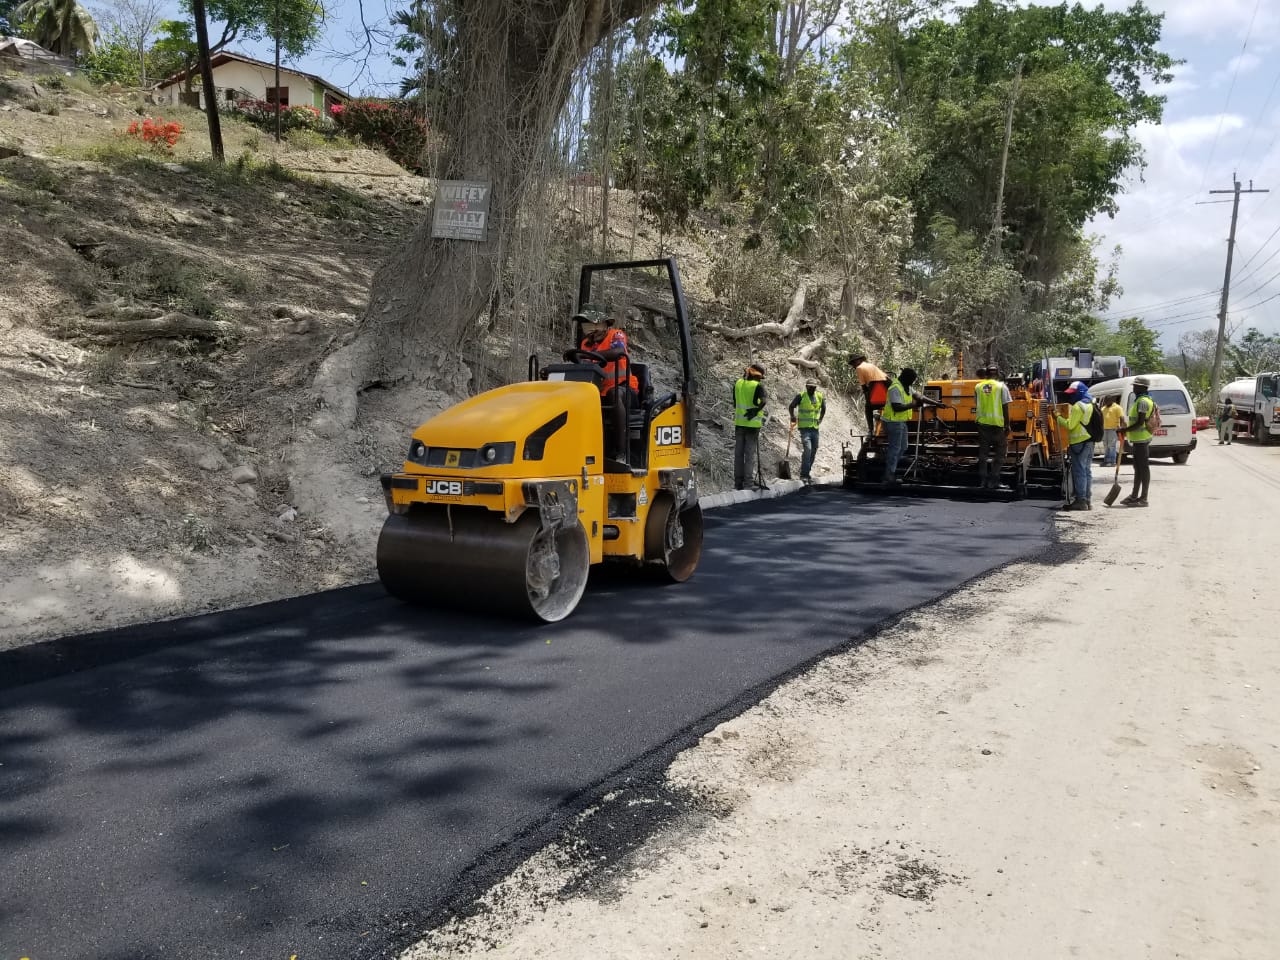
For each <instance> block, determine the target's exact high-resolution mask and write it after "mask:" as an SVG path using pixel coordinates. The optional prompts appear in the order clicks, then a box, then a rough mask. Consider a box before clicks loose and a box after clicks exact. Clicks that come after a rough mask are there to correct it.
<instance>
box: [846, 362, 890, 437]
mask: <svg viewBox="0 0 1280 960" xmlns="http://www.w3.org/2000/svg"><path fill="white" fill-rule="evenodd" d="M849 366H850V367H852V368H853V372H854V374H855V375H856V376H857V378H858V383H859V384H860V385H861V386H862V396H863V399H864V401H865V402H866V411H867V436H868V437H869V436H871V435H872V434H874V433H875V432H876V421H875V413H876V411H877V410H879V409H881V408H882V407H883V406H884V402H885V393H886V391H887V390H888V389H889V375H888V374H887V373H885V372H884V371H883V370H881V369H880V368H879V367H877V366H876V365H875V364H874V363H872V362H871V361H870V360H868V359H867V357H866V355H865V354H862V353H854V354H850V356H849Z"/></svg>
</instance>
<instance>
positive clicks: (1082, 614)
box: [406, 445, 1280, 960]
mask: <svg viewBox="0 0 1280 960" xmlns="http://www.w3.org/2000/svg"><path fill="white" fill-rule="evenodd" d="M1125 473H1126V474H1127V473H1128V470H1127V468H1126V470H1125ZM1109 483H1110V472H1109V471H1108V472H1107V475H1106V476H1105V478H1104V475H1103V471H1101V469H1099V470H1098V473H1097V477H1096V479H1095V484H1101V488H1100V491H1099V492H1098V494H1097V496H1096V497H1095V502H1099V503H1100V502H1101V498H1102V495H1103V494H1104V493H1105V491H1106V489H1107V486H1108V485H1109ZM1151 499H1152V506H1151V507H1150V508H1149V509H1147V510H1136V509H1128V510H1125V509H1121V508H1115V509H1111V510H1096V511H1095V512H1093V513H1090V514H1076V515H1071V514H1063V515H1061V516H1060V517H1059V519H1058V521H1057V522H1058V524H1059V528H1060V540H1061V542H1060V544H1059V545H1058V546H1057V547H1056V548H1055V549H1053V550H1052V551H1050V555H1049V556H1047V557H1044V558H1041V559H1040V560H1039V561H1034V562H1027V563H1019V564H1016V565H1014V566H1012V567H1008V568H1005V569H1003V570H1001V571H999V572H997V573H994V574H991V575H988V576H986V577H984V578H982V579H980V580H979V581H977V582H975V583H973V584H971V585H970V586H968V587H966V588H965V589H963V590H961V591H960V592H958V593H956V594H953V595H952V596H951V597H949V598H948V599H946V600H943V601H941V602H939V603H936V604H934V605H932V606H929V607H927V608H925V609H922V610H920V611H918V612H916V613H914V614H911V615H909V616H908V617H907V618H906V619H904V620H902V621H901V622H899V623H898V624H896V625H895V626H893V627H891V628H890V629H888V630H886V631H884V632H883V633H881V634H880V635H879V636H878V637H876V638H875V639H874V640H873V641H872V642H870V643H868V644H866V645H864V646H862V647H860V648H858V649H855V650H853V651H852V652H850V653H847V654H842V655H840V656H837V657H834V658H831V659H829V660H827V661H825V662H823V663H822V664H820V665H819V666H818V667H817V668H815V669H814V670H813V671H811V672H810V673H809V674H807V675H805V676H803V677H801V678H799V679H797V680H795V681H793V682H790V683H788V684H786V685H785V686H783V687H780V688H779V689H778V690H777V691H775V692H774V693H773V694H772V695H771V696H770V697H768V699H767V700H766V701H764V702H763V703H762V704H761V705H760V706H758V707H757V708H755V709H752V710H750V711H749V712H747V713H746V714H744V715H742V716H740V717H738V718H736V719H734V720H733V721H731V722H729V723H726V724H724V725H723V726H721V727H719V728H718V729H716V730H715V731H713V732H712V733H710V734H708V735H707V736H706V737H705V738H703V741H702V742H701V743H700V744H699V745H698V746H697V747H695V748H693V749H691V750H688V751H686V752H685V753H684V754H682V755H681V756H680V757H679V759H678V760H677V761H676V763H675V764H674V765H673V767H672V769H671V770H670V773H669V778H670V780H671V781H672V783H673V786H675V787H676V788H689V789H693V790H696V791H699V792H701V793H702V794H704V795H705V796H707V798H708V801H709V803H708V806H709V808H711V809H713V810H718V811H719V812H718V813H715V814H710V815H708V816H707V817H706V818H705V819H703V820H701V821H698V822H685V823H683V824H681V825H679V826H677V827H673V828H671V829H670V830H668V831H667V832H665V833H663V834H661V835H659V836H656V837H654V838H652V839H651V840H650V841H649V842H647V843H646V844H645V845H644V846H642V847H641V848H640V849H639V850H638V851H637V852H636V853H634V854H633V855H631V856H630V857H629V858H628V859H627V860H625V861H624V862H623V863H622V864H621V866H620V868H617V869H614V870H613V871H612V872H611V873H609V874H608V876H607V877H605V878H602V877H599V876H597V877H596V878H595V879H594V880H593V881H589V882H588V883H587V884H586V885H585V887H584V886H582V885H581V883H580V882H578V881H579V880H580V878H577V877H575V876H573V875H572V874H571V873H567V872H566V867H565V866H564V864H566V863H574V862H576V861H575V860H574V858H573V856H572V851H571V850H564V849H560V850H555V849H553V850H548V851H546V852H545V853H544V854H542V855H540V856H539V857H538V858H536V859H535V860H534V861H532V862H530V863H529V864H528V865H527V866H526V867H525V868H522V870H521V871H519V872H518V873H517V874H516V875H514V876H513V877H512V878H511V879H509V880H508V881H506V882H505V883H504V884H503V886H502V887H500V888H497V889H495V890H494V891H491V895H490V897H489V903H490V905H491V909H490V910H488V911H486V912H482V913H481V914H480V915H479V916H477V917H474V918H472V919H470V920H466V921H458V922H456V923H454V924H451V925H449V926H447V927H445V928H444V929H442V930H439V931H437V932H436V933H435V934H433V935H432V936H431V937H430V938H429V939H428V940H426V941H424V942H423V943H421V944H420V945H419V946H417V947H416V948H414V949H412V950H410V951H409V952H408V953H407V954H406V958H411V960H425V958H429V957H451V958H456V957H467V956H473V955H481V954H484V955H487V956H494V955H496V956H510V957H521V958H529V957H555V958H556V960H599V958H605V957H607V958H636V960H639V958H654V957H692V958H737V957H770V958H800V957H806V958H810V957H824V958H825V957H841V958H846V957H850V958H852V957H858V958H862V957H868V958H871V957H875V958H881V957H883V958H921V957H947V958H951V960H955V958H984V960H986V958H1015V957H1016V958H1028V957H1037V958H1041V957H1097V958H1125V960H1136V958H1151V960H1157V958H1159V960H1167V958H1172V957H1189V958H1195V960H1213V958H1227V957H1231V958H1257V960H1264V958H1265V960H1272V958H1275V957H1276V956H1280V946H1278V945H1280V642H1278V641H1277V633H1276V623H1277V598H1278V597H1280V589H1278V588H1277V585H1276V584H1275V583H1274V582H1273V573H1272V570H1273V566H1274V561H1275V559H1276V558H1277V557H1280V450H1276V449H1274V448H1259V447H1255V446H1247V445H1235V446H1232V447H1218V446H1216V445H1210V446H1207V447H1202V448H1201V449H1200V450H1199V451H1197V452H1196V453H1195V454H1194V455H1193V456H1192V458H1191V462H1190V464H1189V465H1188V466H1186V467H1174V466H1171V465H1167V464H1165V463H1164V462H1161V463H1157V464H1156V465H1154V466H1153V480H1152V491H1151ZM993 509H997V508H994V507H993ZM939 535H940V536H945V531H940V532H939ZM882 559H883V560H885V561H888V560H889V558H882ZM902 559H903V561H904V564H903V567H904V569H903V575H904V576H909V575H910V573H909V563H907V562H906V561H907V558H902ZM850 576H851V577H854V576H856V574H855V573H854V572H853V571H851V572H850ZM570 885H572V888H573V889H574V890H576V891H577V892H575V893H572V894H567V893H564V892H563V891H565V890H568V889H569V888H570ZM584 891H585V892H584Z"/></svg>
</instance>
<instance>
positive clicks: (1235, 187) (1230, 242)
mask: <svg viewBox="0 0 1280 960" xmlns="http://www.w3.org/2000/svg"><path fill="white" fill-rule="evenodd" d="M1231 182H1232V189H1230V190H1210V191H1209V192H1210V193H1230V194H1232V195H1233V196H1232V203H1231V233H1230V235H1228V237H1227V272H1226V274H1225V275H1224V276H1223V278H1222V302H1221V304H1219V306H1218V345H1217V346H1216V347H1215V348H1214V350H1213V377H1212V378H1211V380H1210V387H1209V401H1210V402H1211V403H1213V404H1217V402H1218V381H1219V379H1220V377H1221V376H1222V344H1223V341H1224V340H1225V339H1226V336H1227V302H1228V300H1229V299H1230V297H1231V257H1232V255H1233V254H1234V253H1235V250H1236V219H1237V218H1238V217H1239V216H1240V194H1242V193H1270V192H1271V191H1270V190H1255V189H1253V181H1252V180H1250V181H1249V189H1248V190H1241V189H1240V181H1239V180H1237V179H1236V175H1235V173H1232V174H1231Z"/></svg>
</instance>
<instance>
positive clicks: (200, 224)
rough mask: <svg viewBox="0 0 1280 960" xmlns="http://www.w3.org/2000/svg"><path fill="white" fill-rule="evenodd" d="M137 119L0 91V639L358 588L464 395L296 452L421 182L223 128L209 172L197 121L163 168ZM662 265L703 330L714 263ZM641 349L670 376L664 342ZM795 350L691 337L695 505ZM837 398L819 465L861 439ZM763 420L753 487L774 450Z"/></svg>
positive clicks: (696, 256)
mask: <svg viewBox="0 0 1280 960" xmlns="http://www.w3.org/2000/svg"><path fill="white" fill-rule="evenodd" d="M139 109H143V110H145V109H146V108H144V107H141V106H140V105H139V104H138V102H137V100H136V96H134V97H131V96H130V95H128V94H121V95H105V94H101V93H90V92H77V91H73V90H67V89H64V90H61V91H51V90H49V89H47V88H45V87H41V86H40V85H39V84H37V85H35V86H34V87H33V86H31V85H30V81H26V80H15V79H13V78H10V79H9V80H7V81H5V83H4V85H3V86H0V245H3V248H4V249H5V250H6V252H7V253H8V255H9V256H8V258H7V259H8V260H9V263H10V264H11V266H12V269H7V270H6V275H5V278H4V284H3V286H0V371H2V373H3V375H2V376H0V410H2V411H3V415H2V416H0V450H3V451H4V455H3V456H2V457H0V515H3V516H5V517H6V519H7V521H8V522H6V523H5V524H4V525H3V527H0V611H3V612H0V647H3V646H6V645H14V644H19V643H24V642H29V641H31V640H33V639H38V638H41V637H46V636H52V635H58V634H65V633H72V632H79V631H86V630H94V629H100V628H106V627H111V626H117V625H120V624H124V623H130V622H138V621H143V620H151V619H157V618H164V617H171V616H177V615H182V614H186V613H192V612H199V611H202V610H205V609H210V608H217V607H224V606H232V605H242V604H247V603H252V602H257V601H264V600H269V599H276V598H280V597H285V596H291V595H297V594H301V593H306V592H312V591H315V590H320V589H325V588H329V587H336V586H340V585H344V584H348V583H353V582H360V581H365V580H369V579H372V578H373V577H374V576H375V571H374V569H373V547H374V544H375V542H376V538H377V531H378V528H379V526H380V525H381V523H382V520H383V517H384V515H385V508H384V506H383V503H382V497H381V492H380V490H379V487H378V482H377V475H378V473H379V472H381V470H383V469H386V468H387V467H389V466H392V465H395V464H397V463H398V462H399V461H400V459H402V456H403V449H404V444H405V442H406V440H407V437H408V435H409V433H410V432H411V431H412V429H413V428H414V427H415V426H416V425H417V424H418V423H420V422H421V421H422V420H423V419H425V418H426V417H427V416H429V415H430V414H431V413H433V412H435V410H438V409H440V408H441V407H443V406H445V405H447V404H449V403H451V402H453V401H454V400H455V399H457V398H456V397H452V396H449V395H447V394H444V393H442V392H440V391H430V390H427V389H424V388H423V386H422V385H421V384H410V385H409V386H408V387H405V388H402V389H396V390H387V391H377V392H374V393H370V394H368V395H366V397H365V398H364V399H363V401H362V405H361V416H360V422H359V424H358V425H357V429H356V430H355V431H353V432H352V434H351V435H350V436H348V437H347V438H345V440H344V442H343V444H342V445H341V449H342V451H343V453H342V455H341V456H339V457H336V458H334V459H332V460H331V461H329V462H326V463H323V464H299V463H297V462H296V461H292V460H290V459H289V455H288V451H289V450H290V448H291V444H292V441H293V440H294V438H295V437H296V436H297V434H298V431H299V429H301V425H302V424H305V422H306V419H307V417H308V415H309V414H310V412H311V411H312V410H313V409H314V401H313V399H312V397H311V394H310V384H311V380H312V377H313V375H314V372H315V369H316V367H317V365H318V364H319V362H320V360H321V359H322V358H323V357H324V356H325V355H326V354H327V353H328V352H329V351H331V350H332V349H334V348H335V347H336V346H337V345H339V344H341V343H343V342H345V340H346V338H348V337H349V336H350V335H351V334H352V332H353V330H354V329H355V325H356V323H357V321H358V318H359V316H360V314H361V312H362V310H363V307H364V303H365V301H366V297H367V291H368V287H369V283H370V281H371V279H372V276H373V273H374V270H375V268H376V267H377V265H378V263H379V262H380V261H381V260H382V259H383V258H384V257H385V256H386V255H387V254H388V252H389V251H390V250H392V249H393V248H394V246H395V245H396V244H398V243H400V242H402V241H403V240H404V238H405V237H406V236H407V235H408V233H409V231H410V230H411V229H412V228H413V226H414V225H415V224H416V223H417V222H418V220H419V218H420V217H421V215H422V211H423V209H424V206H423V205H424V202H425V199H426V198H427V196H428V194H429V184H428V182H427V181H425V180H423V179H422V178H418V177H413V176H411V175H409V174H407V173H404V171H402V170H400V168H398V167H396V166H395V165H394V164H392V163H391V162H390V161H389V160H387V159H386V158H385V157H383V156H382V155H380V154H378V153H375V152H371V151H368V150H362V149H354V148H348V149H334V148H332V147H322V146H318V145H316V144H315V143H314V142H311V143H308V144H307V145H306V146H305V147H304V148H297V147H293V146H290V145H289V144H287V143H286V144H281V145H275V144H273V143H272V142H271V141H270V138H269V137H267V136H265V135H263V134H261V133H260V132H259V131H257V130H255V129H254V128H252V127H249V126H248V125H246V124H242V123H236V122H230V123H227V124H226V136H227V154H228V157H229V158H234V159H232V160H231V162H229V163H228V164H227V166H226V167H225V168H220V167H217V166H215V165H213V164H211V163H209V162H208V161H207V159H205V158H206V157H207V155H208V144H207V140H204V139H202V127H201V125H200V124H201V123H202V121H203V117H202V115H200V114H198V113H195V112H194V111H182V110H179V111H178V112H177V114H176V116H177V117H178V118H179V119H180V120H181V121H182V122H184V123H185V124H186V130H185V132H184V135H183V139H182V140H181V141H180V142H179V144H178V147H177V149H176V150H175V151H174V154H173V156H152V155H150V154H148V153H147V151H146V149H145V148H144V147H142V146H141V145H140V144H137V143H133V142H129V141H127V140H126V139H125V138H123V137H122V136H121V135H120V131H122V130H123V129H124V128H125V127H126V126H127V124H128V122H129V120H130V119H131V118H134V117H137V116H138V115H139V114H138V111H139ZM616 202H617V204H618V205H619V206H622V205H624V203H625V198H624V197H621V196H620V197H619V198H618V200H617V201H616ZM668 241H669V238H668ZM668 245H670V244H668ZM656 252H657V251H656V249H653V250H648V251H638V252H637V255H640V256H650V255H654V254H656ZM675 252H676V253H677V256H679V257H680V258H681V265H682V268H683V269H684V270H685V271H686V273H687V281H688V282H687V286H688V288H689V290H690V295H691V298H692V299H693V301H694V302H693V312H694V315H695V317H696V315H697V313H698V302H699V299H700V298H702V299H705V297H706V296H707V294H706V290H705V282H704V281H703V280H702V279H701V277H703V276H705V272H706V269H705V268H706V257H705V255H704V254H703V253H702V251H701V249H700V245H699V244H698V243H696V242H692V241H691V242H690V243H688V244H686V245H684V246H680V245H677V247H676V251H675ZM622 255H624V256H625V255H626V254H625V253H623V254H622ZM566 332H567V331H566ZM632 338H633V341H634V343H635V347H636V349H637V350H638V351H652V354H651V356H650V359H652V360H654V361H656V363H657V365H659V366H661V365H662V364H663V363H664V362H665V363H668V364H669V363H670V362H671V360H672V359H673V358H672V357H669V356H666V355H665V354H664V353H663V351H662V349H661V346H660V343H659V338H658V337H657V336H656V335H655V333H654V332H653V331H651V330H649V329H646V328H644V327H643V326H640V327H637V328H636V329H633V330H632ZM792 349H793V347H786V346H784V345H781V344H778V345H771V344H769V343H767V342H765V343H755V344H750V343H748V344H736V343H734V344H730V343H726V342H723V341H721V340H720V339H719V338H716V337H713V336H702V337H700V344H699V350H700V355H701V359H702V361H703V363H704V365H705V367H706V370H705V371H704V377H703V383H702V391H703V394H702V401H701V405H700V419H701V421H702V424H703V428H704V429H703V430H702V431H701V436H700V443H699V449H698V451H697V453H696V456H697V463H698V466H699V470H700V473H701V479H702V483H703V486H704V489H705V490H707V491H713V490H716V489H723V488H724V487H725V486H727V485H729V481H730V472H731V471H730V460H731V448H732V426H731V418H732V409H731V404H730V400H729V390H730V383H731V381H732V379H733V378H734V377H736V376H737V374H738V372H739V371H740V369H741V366H742V363H743V362H744V361H745V360H746V359H749V358H751V357H753V356H759V357H763V358H764V359H765V360H766V361H767V362H768V363H769V366H770V369H771V372H773V373H775V376H774V377H773V378H772V379H771V380H770V383H769V385H770V387H771V388H772V389H773V390H774V393H775V396H785V397H786V398H787V399H789V397H790V396H791V395H793V394H794V392H795V391H796V390H798V389H799V388H800V385H801V384H802V382H803V376H802V371H799V370H797V369H796V368H793V367H789V366H788V365H787V364H786V363H785V360H784V359H783V358H784V357H785V356H787V355H788V354H789V353H790V352H791V350H792ZM778 374H781V375H782V376H778ZM832 399H833V403H832V414H831V417H830V419H829V429H827V430H826V431H825V441H824V442H825V449H824V451H823V453H822V456H821V458H820V460H819V468H818V473H819V474H821V473H822V472H823V471H830V470H833V469H836V468H838V457H839V436H840V435H845V434H847V432H848V429H849V427H850V425H851V422H852V421H851V420H850V419H849V417H848V415H847V413H846V411H845V409H844V407H843V406H842V405H841V404H840V403H839V402H838V400H837V399H836V398H834V397H833V398H832ZM773 413H774V418H775V419H774V422H773V423H772V424H771V425H770V427H769V428H768V432H767V436H768V438H769V443H770V444H771V446H768V447H766V450H765V451H764V452H762V460H763V462H764V464H765V469H766V474H771V473H772V470H773V465H774V462H775V461H776V459H777V457H778V455H779V454H780V453H781V444H782V442H783V441H784V440H785V437H786V431H785V413H784V410H783V405H782V404H778V403H775V405H774V411H773ZM798 458H799V454H798V451H797V450H794V449H793V451H792V460H793V462H796V461H798ZM291 470H292V476H291ZM299 474H302V475H301V476H299Z"/></svg>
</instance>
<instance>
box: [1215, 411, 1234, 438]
mask: <svg viewBox="0 0 1280 960" xmlns="http://www.w3.org/2000/svg"><path fill="white" fill-rule="evenodd" d="M1234 422H1235V421H1234V420H1231V419H1229V418H1227V417H1222V418H1221V419H1220V420H1219V421H1218V442H1219V443H1230V442H1231V425H1232V424H1233V423H1234Z"/></svg>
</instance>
